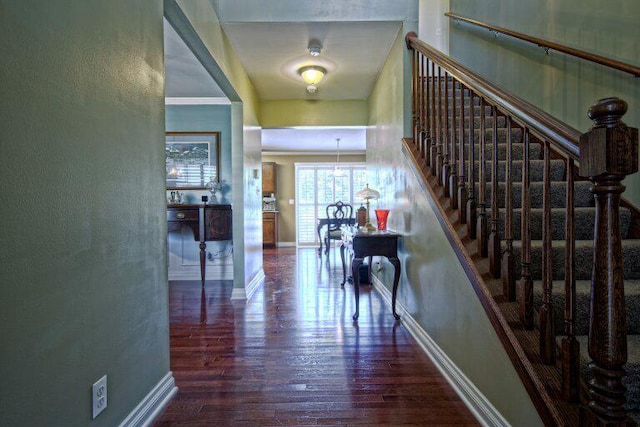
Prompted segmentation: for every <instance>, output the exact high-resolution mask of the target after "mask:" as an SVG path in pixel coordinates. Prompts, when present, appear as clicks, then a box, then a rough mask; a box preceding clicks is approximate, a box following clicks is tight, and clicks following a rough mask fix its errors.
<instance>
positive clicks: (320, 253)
mask: <svg viewBox="0 0 640 427" xmlns="http://www.w3.org/2000/svg"><path fill="white" fill-rule="evenodd" d="M321 229H322V226H321V225H319V226H318V227H317V228H316V231H317V232H318V241H319V242H320V247H319V248H318V256H322V237H320V230H321Z"/></svg>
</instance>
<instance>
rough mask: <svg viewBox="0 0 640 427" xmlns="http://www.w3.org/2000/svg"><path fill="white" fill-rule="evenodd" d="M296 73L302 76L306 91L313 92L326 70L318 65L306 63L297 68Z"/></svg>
mask: <svg viewBox="0 0 640 427" xmlns="http://www.w3.org/2000/svg"><path fill="white" fill-rule="evenodd" d="M298 74H300V76H301V77H302V80H304V81H305V83H306V84H307V92H309V93H315V92H316V90H318V87H317V86H316V85H317V84H318V83H320V81H321V80H322V79H323V77H324V75H325V74H327V70H326V69H325V68H323V67H320V66H319V65H308V66H306V67H302V68H300V69H299V70H298Z"/></svg>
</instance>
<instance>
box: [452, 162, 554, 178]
mask: <svg viewBox="0 0 640 427" xmlns="http://www.w3.org/2000/svg"><path fill="white" fill-rule="evenodd" d="M464 163H465V173H468V172H469V162H468V161H465V162H464ZM506 165H507V161H506V160H498V181H499V182H505V181H506V179H507V177H506V174H507V168H506ZM549 166H550V172H551V174H550V179H551V181H564V180H565V163H564V161H563V160H551V161H550V162H549ZM484 170H485V171H486V180H487V181H491V176H492V172H493V170H492V162H491V161H488V160H487V161H486V162H485V169H484ZM474 173H475V179H476V181H477V180H478V179H479V178H480V161H476V162H475V169H474ZM543 177H544V160H537V159H536V160H531V161H530V162H529V180H530V182H534V181H542V179H543ZM521 181H522V160H514V161H512V165H511V182H521Z"/></svg>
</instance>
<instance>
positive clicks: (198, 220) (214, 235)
mask: <svg viewBox="0 0 640 427" xmlns="http://www.w3.org/2000/svg"><path fill="white" fill-rule="evenodd" d="M231 224H232V222H231V205H203V204H200V205H172V204H169V205H167V230H168V231H177V230H180V229H181V228H183V227H186V228H189V229H190V230H191V232H192V233H193V240H195V241H196V242H200V279H201V280H202V285H203V286H204V278H205V265H206V263H205V261H206V249H207V244H206V242H207V241H216V240H231V239H232V238H233V235H232V232H231Z"/></svg>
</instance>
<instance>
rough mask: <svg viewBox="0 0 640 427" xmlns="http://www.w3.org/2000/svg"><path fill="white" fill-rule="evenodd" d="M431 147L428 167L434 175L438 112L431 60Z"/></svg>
mask: <svg viewBox="0 0 640 427" xmlns="http://www.w3.org/2000/svg"><path fill="white" fill-rule="evenodd" d="M430 82H431V116H430V117H429V120H431V147H430V149H429V168H430V169H431V175H432V176H436V163H437V159H438V131H439V130H438V129H439V128H438V113H437V112H436V64H435V62H433V61H431V77H430Z"/></svg>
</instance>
